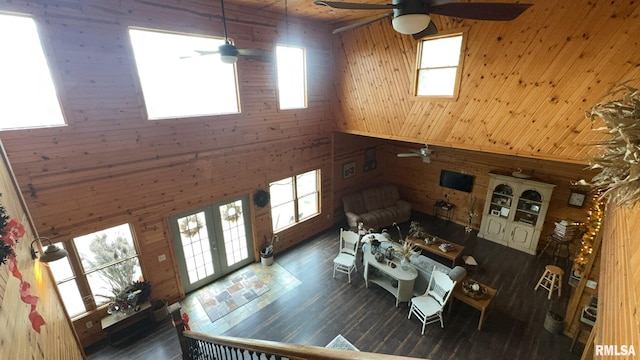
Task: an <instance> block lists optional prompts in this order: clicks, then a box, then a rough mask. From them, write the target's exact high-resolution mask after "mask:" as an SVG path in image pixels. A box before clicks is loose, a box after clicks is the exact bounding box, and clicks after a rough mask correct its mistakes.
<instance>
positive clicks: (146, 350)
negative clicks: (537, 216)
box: [87, 213, 583, 360]
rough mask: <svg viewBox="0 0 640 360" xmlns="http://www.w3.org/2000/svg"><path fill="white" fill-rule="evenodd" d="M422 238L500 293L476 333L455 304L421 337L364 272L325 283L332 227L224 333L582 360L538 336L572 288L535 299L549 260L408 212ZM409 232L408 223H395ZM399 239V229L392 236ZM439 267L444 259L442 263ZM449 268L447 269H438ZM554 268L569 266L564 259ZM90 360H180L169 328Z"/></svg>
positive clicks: (425, 354)
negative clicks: (281, 286) (280, 287)
mask: <svg viewBox="0 0 640 360" xmlns="http://www.w3.org/2000/svg"><path fill="white" fill-rule="evenodd" d="M412 219H414V220H420V221H421V223H422V224H423V226H424V228H425V230H426V231H428V232H429V233H432V234H434V235H437V236H439V237H441V238H443V239H447V240H450V241H453V242H456V243H459V244H462V245H464V246H465V251H464V253H463V254H467V255H473V256H474V257H475V258H476V260H477V261H478V262H479V263H480V267H479V269H478V271H476V272H475V273H474V274H473V275H472V277H473V278H474V279H476V280H478V281H480V282H483V283H485V284H487V285H489V286H491V287H493V288H496V289H498V291H499V292H498V295H497V297H496V299H495V300H494V303H493V304H492V306H491V309H490V312H489V313H488V317H487V318H486V319H485V323H484V325H483V328H482V330H481V331H478V330H477V329H476V328H477V325H478V319H479V315H480V313H479V312H478V311H477V310H475V309H472V308H471V307H469V306H467V305H465V304H462V303H460V302H455V303H454V304H453V308H452V311H451V313H449V312H445V318H444V324H445V327H444V329H442V328H440V326H439V324H437V323H434V324H430V325H427V327H426V329H425V334H424V335H420V327H421V324H420V322H419V321H418V320H417V319H415V317H413V318H412V319H410V320H408V319H407V314H408V306H407V304H406V303H402V304H400V306H399V307H398V308H396V307H395V299H394V298H393V296H392V295H391V294H389V293H388V292H387V291H386V290H384V289H382V288H380V287H378V286H377V285H375V284H371V285H370V287H369V288H366V287H365V283H364V279H363V277H362V270H363V269H362V265H361V264H359V265H360V267H359V272H358V273H355V274H352V283H351V284H349V283H348V282H347V278H346V275H343V274H337V275H336V278H335V279H333V278H332V270H333V258H334V257H335V255H336V251H337V248H338V243H337V235H338V228H339V226H336V227H335V228H333V229H328V230H326V231H324V232H323V233H321V234H318V235H315V236H312V237H311V238H310V239H308V240H307V241H305V242H303V243H301V244H299V245H298V246H296V247H294V248H292V249H289V250H287V251H285V252H283V253H278V254H276V258H275V259H276V261H277V262H278V263H279V264H280V265H281V266H282V267H284V268H285V269H286V270H287V271H289V272H290V273H291V274H293V275H294V276H296V277H297V278H298V279H299V280H300V281H301V282H302V283H301V285H299V286H297V287H296V288H294V289H293V290H290V291H288V292H287V293H286V294H284V295H282V296H281V297H279V298H277V299H276V300H275V301H273V302H272V303H271V304H269V305H267V306H266V307H264V308H263V309H261V310H259V311H258V312H256V313H254V314H252V315H251V316H250V317H249V318H248V319H246V320H244V321H243V322H241V323H240V324H238V325H237V326H235V327H233V328H231V329H229V330H228V331H226V332H225V333H224V334H222V335H226V336H237V337H245V338H254V339H264V340H273V341H282V342H287V343H296V344H307V345H316V346H324V345H326V344H328V343H329V342H330V341H331V340H332V339H333V338H334V337H335V336H336V335H337V334H342V335H343V336H344V337H345V338H347V339H348V340H349V341H350V342H351V343H353V344H354V345H355V346H356V347H358V348H359V349H360V350H361V351H368V352H375V353H383V354H393V355H403V356H412V357H420V358H431V359H579V358H580V352H581V351H582V348H583V346H582V345H581V344H579V345H576V349H574V353H570V352H569V347H570V345H571V339H569V338H568V337H566V336H564V335H561V334H560V335H555V334H551V333H549V332H548V331H546V330H545V329H544V326H543V324H544V320H545V314H546V312H547V311H548V310H550V309H551V310H554V311H556V312H559V313H561V314H564V312H565V308H566V304H567V301H568V297H569V292H570V291H571V289H572V288H571V287H569V286H568V285H567V278H566V275H565V278H564V289H563V290H564V293H563V296H562V298H560V299H559V300H551V301H550V300H547V292H546V290H544V289H539V290H538V291H534V290H533V288H534V287H535V284H536V282H537V281H538V279H539V278H540V276H541V275H542V272H543V271H544V266H545V265H546V264H548V263H551V262H553V259H552V258H551V257H550V256H548V255H543V256H542V258H541V259H538V257H535V256H531V255H528V254H525V253H523V252H520V251H517V250H513V249H509V248H507V247H504V246H502V245H499V244H495V243H493V242H490V241H487V240H484V239H479V238H476V232H475V231H474V232H472V233H470V234H468V233H465V232H464V227H463V226H460V225H457V224H454V223H451V222H446V221H444V220H441V219H437V218H434V217H432V216H429V215H424V214H419V213H416V214H413V217H412ZM401 227H402V230H403V232H405V233H406V229H407V228H408V224H401ZM389 230H390V233H391V234H392V235H393V236H394V238H397V237H398V235H397V231H396V230H395V229H389ZM443 262H444V260H443ZM445 263H446V264H448V262H445ZM558 265H562V266H564V267H565V269H567V268H568V266H567V265H566V264H565V263H564V262H563V261H562V259H561V260H559V263H558ZM87 354H88V358H89V359H116V358H117V359H121V358H127V359H145V358H153V359H154V360H161V359H176V358H179V346H178V342H177V337H176V335H175V333H174V332H173V329H172V327H171V325H170V323H169V322H164V323H162V324H160V325H159V326H157V328H156V330H155V331H154V332H153V333H152V334H149V335H148V336H146V337H145V338H143V339H140V340H138V341H137V342H136V343H134V344H132V345H130V346H128V347H124V348H113V347H111V346H109V345H108V344H106V343H104V342H103V343H100V344H97V345H96V346H93V347H91V348H90V349H87Z"/></svg>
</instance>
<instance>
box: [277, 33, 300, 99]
mask: <svg viewBox="0 0 640 360" xmlns="http://www.w3.org/2000/svg"><path fill="white" fill-rule="evenodd" d="M276 61H277V63H278V104H279V108H280V109H281V110H284V109H301V108H306V107H307V80H306V65H305V52H304V48H301V47H295V46H284V45H278V46H276Z"/></svg>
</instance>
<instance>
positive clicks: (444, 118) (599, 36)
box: [334, 0, 640, 164]
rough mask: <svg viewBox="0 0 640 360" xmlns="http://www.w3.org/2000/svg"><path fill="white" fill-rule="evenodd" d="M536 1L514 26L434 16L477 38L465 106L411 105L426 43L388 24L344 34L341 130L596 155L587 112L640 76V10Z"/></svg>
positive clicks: (533, 152) (485, 147)
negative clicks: (620, 84)
mask: <svg viewBox="0 0 640 360" xmlns="http://www.w3.org/2000/svg"><path fill="white" fill-rule="evenodd" d="M528 2H529V3H533V4H534V5H533V6H532V7H531V8H529V9H528V10H527V11H526V12H525V13H524V14H522V15H521V16H520V17H519V18H517V19H516V20H514V21H509V22H490V21H486V22H482V21H471V20H460V21H458V20H459V19H457V20H455V21H454V20H453V19H452V18H448V17H439V16H434V17H433V18H434V19H433V21H434V22H435V24H436V25H437V26H438V28H439V29H441V30H443V31H446V30H450V29H459V28H463V27H465V28H468V32H467V35H466V36H467V46H466V49H464V66H463V69H462V80H461V84H460V95H459V97H458V99H456V100H450V101H447V100H444V101H443V100H439V101H429V100H428V99H422V98H416V97H414V96H413V95H412V93H411V89H412V82H413V76H414V69H415V66H416V52H417V42H416V41H415V40H414V39H413V38H412V37H411V36H406V35H401V34H398V33H396V32H395V31H393V29H392V27H391V24H390V21H388V19H387V20H383V21H378V22H375V23H373V24H371V25H368V26H365V27H362V28H359V29H355V30H351V31H346V32H343V33H341V34H339V35H336V36H335V38H334V49H335V54H336V74H335V76H336V80H335V81H336V90H337V91H336V101H338V106H337V107H336V116H335V118H336V127H337V128H338V130H339V131H342V132H348V133H353V134H359V135H368V136H374V137H379V138H385V139H395V140H403V141H409V142H414V143H418V144H420V143H425V142H426V143H429V144H431V145H438V146H445V147H454V148H461V149H470V150H479V151H483V152H490V153H498V154H506V155H518V156H523V157H532V158H536V159H546V160H555V161H561V162H571V163H583V164H584V163H586V162H587V160H588V156H589V155H590V154H593V151H594V149H593V148H590V147H585V146H584V145H585V144H586V143H587V142H589V141H591V140H594V139H597V138H599V135H598V134H596V133H594V132H592V131H591V124H590V122H589V121H585V119H584V113H585V111H586V110H589V109H590V108H591V107H592V106H593V105H594V104H595V103H597V102H598V101H600V100H602V98H603V97H604V96H605V94H607V92H608V91H609V90H610V89H611V88H612V86H613V85H614V84H615V83H617V82H623V81H627V80H634V81H636V83H637V79H638V78H639V77H640V66H639V64H640V53H639V52H638V51H636V50H637V49H638V47H639V45H640V44H639V40H638V39H639V38H638V37H637V36H635V34H637V33H638V32H640V21H638V16H639V15H640V3H638V2H637V1H630V0H626V1H616V2H615V3H610V2H595V1H592V2H585V1H580V0H567V1H543V0H532V1H528ZM636 85H637V84H636ZM596 125H597V124H596Z"/></svg>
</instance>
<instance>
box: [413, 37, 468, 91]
mask: <svg viewBox="0 0 640 360" xmlns="http://www.w3.org/2000/svg"><path fill="white" fill-rule="evenodd" d="M462 46H463V35H462V34H460V33H457V34H451V35H443V36H439V37H435V38H428V39H424V40H422V41H420V42H419V48H418V67H417V71H416V89H415V94H416V95H418V96H430V97H443V98H456V97H457V96H458V84H459V83H460V73H461V69H462Z"/></svg>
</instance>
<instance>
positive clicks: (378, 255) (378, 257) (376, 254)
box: [373, 251, 384, 263]
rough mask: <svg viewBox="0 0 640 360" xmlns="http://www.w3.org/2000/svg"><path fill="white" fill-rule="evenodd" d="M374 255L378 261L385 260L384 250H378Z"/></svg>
mask: <svg viewBox="0 0 640 360" xmlns="http://www.w3.org/2000/svg"><path fill="white" fill-rule="evenodd" d="M373 257H374V258H375V259H376V261H377V262H379V263H381V262H383V261H384V253H382V251H378V252H376V253H375V254H374V255H373Z"/></svg>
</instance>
